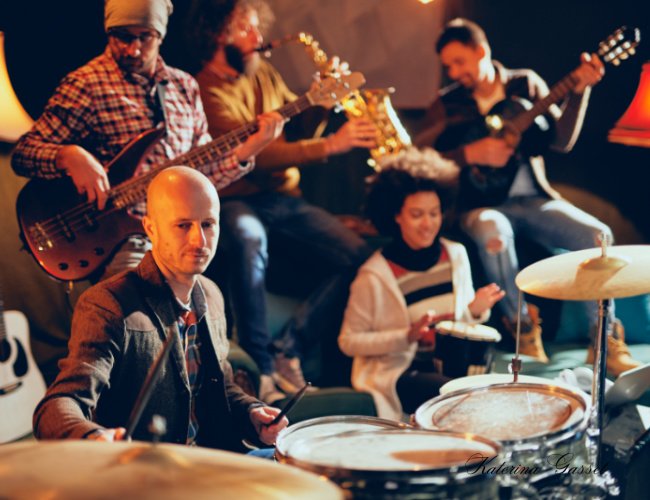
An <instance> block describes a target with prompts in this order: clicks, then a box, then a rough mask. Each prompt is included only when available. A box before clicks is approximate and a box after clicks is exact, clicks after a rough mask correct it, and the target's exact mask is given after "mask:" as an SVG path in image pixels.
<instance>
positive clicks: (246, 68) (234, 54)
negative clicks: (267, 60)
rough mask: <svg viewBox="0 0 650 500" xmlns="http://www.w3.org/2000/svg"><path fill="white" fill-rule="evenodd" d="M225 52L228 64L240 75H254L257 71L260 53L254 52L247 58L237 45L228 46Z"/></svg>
mask: <svg viewBox="0 0 650 500" xmlns="http://www.w3.org/2000/svg"><path fill="white" fill-rule="evenodd" d="M224 52H225V54H226V62H227V63H228V65H229V66H230V67H231V68H232V69H234V70H235V71H236V72H237V73H238V74H240V75H241V74H245V75H252V74H253V73H254V72H255V70H256V69H257V66H258V62H259V53H257V52H253V53H252V54H249V56H248V57H246V56H245V55H244V53H243V52H242V51H241V49H240V48H239V47H237V46H236V45H226V46H225V47H224Z"/></svg>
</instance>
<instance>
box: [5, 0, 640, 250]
mask: <svg viewBox="0 0 650 500" xmlns="http://www.w3.org/2000/svg"><path fill="white" fill-rule="evenodd" d="M353 1H356V0H353ZM388 1H389V0H377V3H378V4H379V3H381V2H388ZM401 2H404V3H406V2H416V0H401ZM436 2H437V6H436V8H437V9H439V11H440V12H444V16H445V17H446V18H450V17H453V16H456V15H463V16H466V17H469V18H472V19H474V20H476V21H478V22H479V23H480V24H481V25H483V27H484V28H485V30H486V32H487V34H488V37H489V39H490V40H491V43H492V47H493V53H494V55H495V57H496V58H498V59H500V60H501V61H502V62H503V63H504V64H506V65H508V66H512V67H521V66H530V67H533V68H534V69H536V70H537V71H538V72H539V73H540V74H541V75H542V76H543V77H544V78H545V79H546V80H547V81H548V82H549V83H552V82H555V81H557V80H559V79H560V78H561V77H562V76H564V75H565V74H566V73H567V72H569V71H570V70H571V69H572V68H573V67H575V65H576V64H577V61H578V56H579V54H580V52H581V51H583V50H591V49H593V48H594V47H595V46H596V44H597V41H598V40H600V39H601V38H603V37H604V36H606V35H607V34H608V33H609V32H611V31H612V30H613V29H614V28H616V27H617V26H619V25H621V24H627V25H638V26H639V27H640V28H641V29H642V33H643V34H650V16H649V14H650V7H649V6H648V2H638V1H634V0H621V1H617V2H612V1H608V0H546V1H544V2H532V1H521V0H490V1H486V0H447V1H443V0H436ZM189 3H190V2H189V0H175V1H174V5H175V13H174V15H173V16H172V18H171V21H170V28H169V34H168V37H167V39H166V41H165V43H164V45H163V54H164V56H165V57H166V59H167V60H168V62H169V63H171V64H175V65H180V66H185V65H186V64H185V63H186V62H187V60H188V57H187V55H188V54H187V52H186V50H185V48H184V47H183V44H182V33H181V31H182V29H181V28H182V19H183V17H184V14H185V13H186V12H187V9H188V6H189ZM393 3H395V2H393ZM271 4H272V5H274V7H275V9H276V15H277V16H278V17H280V16H287V15H290V14H291V12H289V11H287V12H283V10H282V9H290V3H287V2H284V1H281V0H276V1H275V2H273V1H272V2H271ZM441 4H442V7H443V8H441ZM315 5H316V7H315V8H316V9H319V16H320V14H321V12H320V11H322V16H321V18H323V16H324V18H325V19H326V18H327V16H330V17H331V19H332V21H331V23H336V22H338V20H339V19H340V16H339V15H338V14H339V13H337V12H336V11H333V9H332V8H331V6H333V5H334V3H331V2H317V3H315ZM328 6H329V7H328ZM339 8H340V7H339ZM102 10H103V2H102V1H101V0H59V1H56V2H51V1H45V0H43V1H35V0H23V1H21V2H9V1H3V2H0V30H2V31H5V33H6V53H7V59H8V67H9V73H10V75H11V78H12V80H13V83H14V87H15V90H16V92H17V94H18V96H19V98H20V99H21V101H22V103H23V105H24V106H25V108H26V109H27V111H28V112H29V113H30V114H31V115H32V116H34V117H36V116H38V115H39V113H40V111H41V110H42V108H43V106H44V104H45V102H46V100H47V98H48V97H49V95H50V94H51V92H52V90H53V89H54V87H55V86H56V84H57V83H58V81H59V80H60V78H61V77H62V76H63V75H65V74H66V73H67V72H68V71H70V70H71V69H73V68H75V67H77V66H80V65H81V64H83V63H85V62H86V61H87V60H89V59H90V58H91V57H93V56H95V55H96V54H98V53H99V52H101V51H102V50H103V47H104V43H105V37H104V35H103V29H102ZM278 10H280V11H279V12H278ZM321 25H322V26H327V25H328V23H327V22H322V23H321ZM315 34H316V35H317V38H318V33H315ZM391 36H395V31H394V30H389V32H387V33H386V37H391ZM367 50H368V51H372V50H373V47H368V48H367ZM341 55H342V56H344V55H345V54H341ZM647 60H650V43H647V44H644V43H642V45H641V47H640V48H639V54H638V55H637V57H636V58H634V59H632V60H630V61H628V62H626V63H625V64H624V65H622V66H621V67H620V68H609V71H608V73H607V75H606V77H605V79H604V80H603V82H602V83H601V84H600V85H599V86H598V87H596V88H595V89H594V92H593V95H592V102H591V106H590V108H589V112H588V115H587V120H586V123H585V127H584V130H583V133H582V135H581V137H580V140H579V142H578V144H577V145H576V148H575V150H574V151H573V152H572V153H571V154H569V155H549V157H548V163H549V171H550V176H551V178H552V180H555V181H559V182H562V183H567V184H572V185H575V186H580V187H583V188H585V189H587V190H589V191H591V192H593V193H595V194H597V195H599V196H601V197H603V198H605V199H607V200H609V201H610V202H612V203H613V204H614V205H615V206H616V207H618V208H619V210H620V211H621V212H622V213H623V215H624V216H626V217H627V218H629V219H631V220H632V221H633V222H634V224H635V225H636V226H637V228H638V229H639V230H640V231H641V232H642V233H643V234H644V236H645V237H646V239H648V238H650V220H648V218H647V217H646V213H648V208H650V197H649V196H648V188H647V186H648V180H650V149H648V150H646V149H641V148H629V147H625V146H619V145H614V144H610V143H608V142H607V141H606V135H607V131H608V130H609V128H611V127H612V126H613V124H614V122H615V121H616V120H617V119H618V118H619V117H620V115H621V114H622V113H623V111H624V110H625V108H626V107H627V105H628V103H629V102H630V100H631V98H632V96H633V95H634V91H635V89H636V86H637V83H638V79H639V74H640V69H641V65H642V63H643V62H644V61H647ZM422 64H423V65H427V64H433V59H432V60H431V61H428V60H424V61H422ZM402 66H403V65H401V64H400V61H394V64H393V65H392V66H390V67H387V68H386V71H387V72H389V73H390V72H393V73H394V74H396V75H397V74H400V78H402V77H403V76H404V75H403V74H402V73H401V71H402ZM310 71H311V70H310ZM409 80H410V81H411V82H412V85H413V88H417V86H418V85H420V81H419V79H418V75H417V74H413V75H410V78H409ZM402 90H403V91H404V89H402ZM406 91H408V89H406ZM434 91H435V89H431V95H433V92H434ZM360 172H361V174H362V175H365V174H367V173H368V171H367V170H365V169H361V170H360ZM323 175H325V174H323ZM308 177H309V176H308ZM312 177H313V176H312ZM358 177H359V175H357V176H356V177H355V179H356V178H358ZM308 180H309V179H308ZM310 183H311V184H310V188H309V190H308V191H309V193H311V196H312V197H314V198H315V199H316V200H317V201H320V202H321V203H322V204H325V205H329V208H331V209H332V210H334V211H339V212H340V211H351V210H354V209H355V208H358V204H359V197H360V196H361V194H360V193H361V192H362V189H361V188H354V189H352V190H347V191H346V190H343V191H341V190H340V189H337V188H335V187H334V188H332V186H328V180H327V179H326V178H321V173H318V172H317V174H316V179H313V178H312V179H311V180H310ZM309 193H308V194H309ZM341 193H343V195H341ZM342 196H346V197H347V198H350V197H352V198H354V199H353V200H349V199H348V200H342V199H341V197H342ZM355 197H356V198H355Z"/></svg>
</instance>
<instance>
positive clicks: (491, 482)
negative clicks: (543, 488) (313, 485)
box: [280, 425, 499, 500]
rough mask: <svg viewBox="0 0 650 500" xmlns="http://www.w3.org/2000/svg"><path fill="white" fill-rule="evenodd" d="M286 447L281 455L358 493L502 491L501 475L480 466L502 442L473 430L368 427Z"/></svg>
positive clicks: (462, 495)
mask: <svg viewBox="0 0 650 500" xmlns="http://www.w3.org/2000/svg"><path fill="white" fill-rule="evenodd" d="M362 426H363V425H362ZM285 452H286V454H284V455H282V456H281V457H280V460H281V461H283V462H285V463H288V464H291V465H295V466H297V467H300V468H302V469H304V470H306V471H310V472H314V473H316V474H320V475H322V476H326V477H327V478H328V479H330V480H332V481H334V482H335V483H337V484H338V485H339V486H341V487H342V488H343V489H345V490H346V491H348V492H349V494H350V496H351V497H353V498H355V499H373V500H374V499H378V498H381V499H424V498H426V499H447V498H458V499H468V500H488V499H493V498H497V497H498V494H499V493H498V491H499V485H498V483H497V482H496V478H495V476H494V475H493V474H483V473H481V472H480V469H479V465H480V463H481V462H482V461H484V460H488V459H491V458H493V457H495V456H497V455H498V454H499V445H498V444H497V443H495V442H493V441H490V440H488V439H486V438H483V437H479V436H474V435H471V434H462V433H455V432H431V431H425V430H417V429H395V428H393V429H388V428H386V429H381V428H375V429H368V428H367V427H365V428H364V429H359V430H348V431H345V432H341V433H338V434H330V435H327V436H322V437H317V436H314V437H310V438H304V439H300V440H295V441H294V442H293V443H292V445H291V446H290V447H289V449H288V450H285Z"/></svg>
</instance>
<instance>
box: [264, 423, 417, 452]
mask: <svg viewBox="0 0 650 500" xmlns="http://www.w3.org/2000/svg"><path fill="white" fill-rule="evenodd" d="M406 427H408V426H407V425H406V424H403V423H401V422H396V421H394V420H386V419H383V418H376V417H366V416H361V415H350V416H331V417H319V418H312V419H310V420H305V421H303V422H300V423H297V424H295V425H291V426H289V427H287V428H286V429H284V430H282V431H281V432H280V434H279V435H278V439H277V441H276V444H275V451H276V455H277V456H278V458H282V457H286V456H290V455H291V453H292V449H293V447H294V445H295V444H296V443H297V442H300V441H312V440H314V439H316V438H324V437H328V436H334V435H339V434H344V433H345V434H347V433H350V432H355V431H358V432H365V431H376V430H381V429H403V428H406Z"/></svg>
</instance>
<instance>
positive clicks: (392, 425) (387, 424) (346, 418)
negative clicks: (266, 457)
mask: <svg viewBox="0 0 650 500" xmlns="http://www.w3.org/2000/svg"><path fill="white" fill-rule="evenodd" d="M358 422H362V423H366V422H367V423H375V422H376V423H378V424H380V425H378V426H377V427H378V428H379V429H412V428H413V426H411V425H409V424H407V423H404V422H398V421H397V420H389V419H387V418H380V417H373V416H371V415H327V416H324V417H314V418H310V419H307V420H303V421H301V422H297V423H295V424H293V425H290V426H288V427H286V428H284V429H282V430H281V431H280V433H279V434H278V437H277V439H276V441H275V457H276V458H278V457H279V456H284V450H280V448H281V447H282V443H283V442H284V440H285V439H286V438H287V437H288V436H290V435H291V434H294V433H295V432H297V431H299V430H301V429H303V428H305V427H311V426H312V425H314V424H318V423H326V424H330V423H358ZM382 425H383V427H382Z"/></svg>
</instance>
